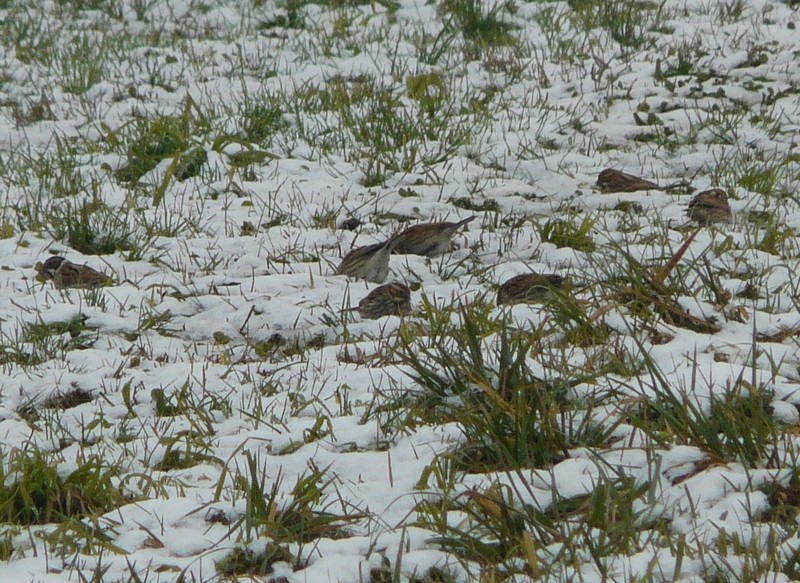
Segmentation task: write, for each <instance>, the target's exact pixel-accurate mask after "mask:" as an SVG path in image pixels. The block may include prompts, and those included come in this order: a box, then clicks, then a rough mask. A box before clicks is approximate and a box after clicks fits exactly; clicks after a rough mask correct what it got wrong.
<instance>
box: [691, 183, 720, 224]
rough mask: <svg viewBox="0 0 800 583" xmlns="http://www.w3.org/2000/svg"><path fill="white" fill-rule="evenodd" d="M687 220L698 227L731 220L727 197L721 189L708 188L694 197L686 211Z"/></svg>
mask: <svg viewBox="0 0 800 583" xmlns="http://www.w3.org/2000/svg"><path fill="white" fill-rule="evenodd" d="M686 214H687V215H689V218H690V219H691V220H693V221H695V222H697V223H699V224H700V225H705V226H708V225H710V224H711V223H722V222H727V221H730V220H731V205H730V204H728V195H727V194H726V193H725V191H724V190H722V189H721V188H710V189H708V190H704V191H703V192H700V193H698V194H696V195H695V197H694V198H693V199H692V200H691V201H689V206H688V207H687V209H686Z"/></svg>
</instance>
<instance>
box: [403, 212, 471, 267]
mask: <svg viewBox="0 0 800 583" xmlns="http://www.w3.org/2000/svg"><path fill="white" fill-rule="evenodd" d="M472 220H475V215H472V216H471V217H467V218H466V219H464V220H462V221H458V222H457V223H444V222H442V223H425V224H422V225H414V226H413V227H409V228H407V229H406V230H405V231H402V232H401V233H400V234H399V235H398V237H400V243H399V244H398V245H397V247H395V249H394V253H395V254H397V255H424V256H425V257H436V256H437V255H441V254H442V253H444V252H445V251H447V250H448V248H449V247H450V240H451V239H452V238H453V235H454V234H455V232H456V231H457V230H458V229H460V228H461V227H462V226H464V225H466V224H467V223H469V222H470V221H472Z"/></svg>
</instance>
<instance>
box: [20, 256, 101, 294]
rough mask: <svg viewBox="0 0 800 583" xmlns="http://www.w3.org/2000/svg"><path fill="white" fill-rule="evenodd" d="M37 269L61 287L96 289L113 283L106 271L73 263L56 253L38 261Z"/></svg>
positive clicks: (40, 273)
mask: <svg viewBox="0 0 800 583" xmlns="http://www.w3.org/2000/svg"><path fill="white" fill-rule="evenodd" d="M35 269H36V272H37V273H38V274H39V275H41V276H42V277H44V278H45V279H49V280H52V281H53V284H54V285H55V286H56V287H57V288H59V289H63V288H67V287H72V288H87V289H95V288H98V287H103V286H106V285H110V284H111V278H110V277H109V276H107V275H106V274H105V273H103V272H101V271H97V270H96V269H94V268H92V267H89V266H88V265H78V264H77V263H72V262H71V261H67V260H66V259H65V258H63V257H61V256H60V255H54V256H53V257H50V258H49V259H47V260H46V261H45V262H44V263H41V262H39V263H37V264H36V266H35Z"/></svg>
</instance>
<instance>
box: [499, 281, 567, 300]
mask: <svg viewBox="0 0 800 583" xmlns="http://www.w3.org/2000/svg"><path fill="white" fill-rule="evenodd" d="M563 285H564V278H563V277H561V276H560V275H558V274H555V273H523V274H522V275H515V276H514V277H512V278H511V279H509V280H508V281H506V282H505V283H503V285H501V286H500V289H499V290H498V291H497V305H498V306H502V305H505V304H517V303H523V302H524V303H535V302H542V301H544V300H546V299H547V297H548V296H549V295H550V292H551V290H553V289H559V288H561V287H563Z"/></svg>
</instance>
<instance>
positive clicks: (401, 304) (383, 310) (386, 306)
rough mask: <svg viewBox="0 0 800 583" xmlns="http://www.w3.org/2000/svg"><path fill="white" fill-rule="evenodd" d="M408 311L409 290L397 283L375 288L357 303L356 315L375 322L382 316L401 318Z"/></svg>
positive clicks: (409, 305) (409, 301) (409, 306)
mask: <svg viewBox="0 0 800 583" xmlns="http://www.w3.org/2000/svg"><path fill="white" fill-rule="evenodd" d="M410 311H411V290H410V289H408V286H407V285H406V284H404V283H400V282H398V281H393V282H392V283H387V284H385V285H382V286H380V287H376V288H375V289H374V290H372V291H371V292H369V294H367V296H366V297H365V298H364V299H362V300H361V301H360V302H358V313H359V314H360V315H361V317H362V318H364V319H367V320H377V319H378V318H382V317H383V316H402V315H403V314H407V313H408V312H410Z"/></svg>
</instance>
